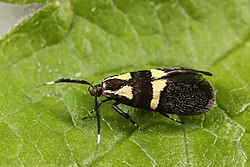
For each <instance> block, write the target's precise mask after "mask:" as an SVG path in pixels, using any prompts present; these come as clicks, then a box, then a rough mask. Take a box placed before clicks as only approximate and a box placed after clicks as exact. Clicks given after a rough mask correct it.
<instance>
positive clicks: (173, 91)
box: [43, 67, 215, 144]
mask: <svg viewBox="0 0 250 167" xmlns="http://www.w3.org/2000/svg"><path fill="white" fill-rule="evenodd" d="M203 75H207V76H212V74H211V73H210V72H206V71H199V70H194V69H190V68H182V67H173V68H161V69H160V68H159V69H149V70H142V71H135V72H128V73H124V74H119V75H114V76H110V77H107V78H105V79H104V80H103V81H102V82H101V83H100V84H97V85H92V83H90V82H88V81H85V80H78V79H71V78H61V79H58V80H55V81H52V82H48V83H46V84H43V85H49V84H55V83H61V82H65V83H76V84H84V85H89V89H88V90H89V93H90V95H92V96H94V99H95V107H94V109H93V111H92V113H93V112H95V113H96V118H97V127H98V135H97V143H98V144H99V143H100V115H99V110H98V109H99V107H100V106H101V105H102V104H103V103H105V102H107V101H110V100H114V101H115V102H114V103H113V104H112V108H113V109H114V110H115V111H116V112H117V113H119V114H120V115H122V116H124V117H125V118H127V119H128V120H130V121H131V122H132V123H133V124H134V125H135V126H136V127H138V128H139V129H141V128H140V126H138V125H137V124H136V122H135V121H134V120H133V119H131V117H130V115H129V114H128V113H126V112H124V111H122V110H121V109H120V108H119V107H118V105H119V104H125V105H128V106H132V107H135V108H141V109H145V110H151V111H155V112H158V113H160V114H162V115H164V116H166V117H168V118H170V119H172V120H174V121H177V120H175V119H173V118H171V117H169V116H168V114H176V115H197V114H203V113H205V112H207V111H209V110H210V109H211V108H212V107H213V106H214V104H215V92H214V89H213V87H212V86H211V84H210V83H209V82H208V81H206V80H205V79H204V78H203ZM100 96H105V97H106V99H104V100H102V101H100V102H99V101H98V97H100ZM177 122H179V121H177Z"/></svg>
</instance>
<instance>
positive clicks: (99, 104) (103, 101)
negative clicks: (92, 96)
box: [82, 99, 111, 120]
mask: <svg viewBox="0 0 250 167" xmlns="http://www.w3.org/2000/svg"><path fill="white" fill-rule="evenodd" d="M110 100H111V99H104V100H102V101H101V102H99V103H98V106H97V108H99V107H101V105H102V104H103V103H105V102H107V101H110ZM94 111H95V110H94V109H93V110H92V111H91V112H90V113H88V115H87V116H85V117H83V118H82V120H84V119H86V118H89V117H90V116H91V115H92V114H93V112H94Z"/></svg>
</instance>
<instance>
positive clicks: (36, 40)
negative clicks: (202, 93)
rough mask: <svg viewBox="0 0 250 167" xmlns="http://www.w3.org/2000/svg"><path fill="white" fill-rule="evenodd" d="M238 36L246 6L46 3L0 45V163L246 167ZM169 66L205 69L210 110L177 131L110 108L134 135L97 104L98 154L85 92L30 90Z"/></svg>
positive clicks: (248, 12)
mask: <svg viewBox="0 0 250 167" xmlns="http://www.w3.org/2000/svg"><path fill="white" fill-rule="evenodd" d="M15 2H20V3H24V2H28V1H15ZM29 2H31V1H29ZM249 29H250V6H249V1H247V0H230V1H197V2H194V1H160V0H153V1H138V0H137V1H136V0H131V1H122V0H119V1H118V0H113V1H87V0H72V1H68V0H64V1H55V2H51V3H49V4H47V5H46V7H44V8H43V9H41V10H40V11H39V12H38V13H36V14H34V15H33V16H30V17H29V18H27V19H26V20H24V21H23V22H22V23H21V24H19V25H18V26H16V27H15V28H13V30H12V31H11V32H10V33H9V34H7V35H6V36H4V37H3V38H2V39H1V40H0V62H1V66H0V74H1V79H0V85H1V86H0V108H1V109H0V121H1V124H0V125H1V126H0V133H1V141H0V150H1V151H0V165H1V166H31V164H32V166H33V165H36V166H86V165H89V166H156V165H157V166H249V165H250V163H249V161H247V159H248V157H249V155H250V147H249V144H250V135H249V131H250V123H249V119H250V112H249V111H250V107H249V105H250V88H249V85H250V75H249V71H250V66H249V62H250V56H249V54H250V31H249ZM169 66H187V67H192V68H195V69H199V70H207V71H210V72H212V73H213V74H214V76H213V77H208V78H207V79H208V80H209V81H210V82H211V83H212V84H213V86H214V88H215V90H216V92H217V106H216V107H214V108H213V109H212V110H211V111H210V112H208V113H206V114H203V115H197V116H192V117H188V116H176V115H171V116H172V117H174V118H177V119H179V120H181V121H183V122H185V124H181V125H180V124H178V123H175V122H173V121H171V120H169V119H166V118H165V117H163V116H161V115H159V114H157V113H152V112H149V111H145V110H138V109H134V108H131V107H127V106H124V105H121V108H122V109H123V110H124V111H128V112H129V114H130V115H131V116H132V117H133V119H134V120H136V121H137V122H138V124H139V125H141V127H142V128H143V129H144V131H145V133H141V132H140V131H139V130H137V129H136V128H135V127H134V126H133V125H131V123H130V122H129V121H127V120H126V119H124V118H122V117H121V116H119V115H118V114H117V113H115V111H113V110H112V108H111V107H110V105H111V104H112V102H107V103H105V104H104V105H103V106H102V107H101V115H102V119H101V144H100V146H99V148H98V150H96V139H97V137H96V135H97V127H96V119H95V115H93V117H91V118H88V119H85V120H84V121H82V118H83V117H84V116H86V115H87V114H88V112H91V111H92V109H93V97H91V96H90V95H89V92H88V87H87V86H81V85H67V84H60V85H52V86H47V87H40V88H36V86H37V85H40V84H42V83H45V82H48V81H51V80H55V79H58V78H60V77H73V78H79V79H85V80H87V81H90V82H91V81H95V83H100V82H101V80H102V79H103V78H105V77H107V76H110V75H114V74H119V73H123V72H129V71H137V70H139V69H148V68H155V67H158V68H160V67H162V68H163V67H169Z"/></svg>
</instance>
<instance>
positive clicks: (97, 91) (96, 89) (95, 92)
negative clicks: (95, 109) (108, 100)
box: [88, 84, 102, 97]
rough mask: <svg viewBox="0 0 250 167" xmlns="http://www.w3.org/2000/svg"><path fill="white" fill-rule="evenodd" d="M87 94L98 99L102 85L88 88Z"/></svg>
mask: <svg viewBox="0 0 250 167" xmlns="http://www.w3.org/2000/svg"><path fill="white" fill-rule="evenodd" d="M88 90H89V93H90V94H91V96H95V97H99V96H101V95H102V85H101V84H98V85H95V86H92V87H91V86H90V87H89V89H88Z"/></svg>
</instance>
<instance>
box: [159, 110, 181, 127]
mask: <svg viewBox="0 0 250 167" xmlns="http://www.w3.org/2000/svg"><path fill="white" fill-rule="evenodd" d="M159 113H160V114H161V115H163V116H165V117H167V118H169V119H171V120H172V121H174V122H178V123H180V124H182V123H184V122H181V121H178V120H176V119H174V118H171V117H170V116H169V115H168V114H166V113H164V112H159Z"/></svg>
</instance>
